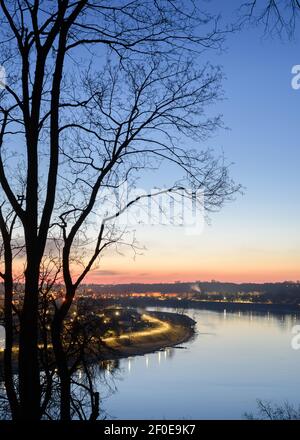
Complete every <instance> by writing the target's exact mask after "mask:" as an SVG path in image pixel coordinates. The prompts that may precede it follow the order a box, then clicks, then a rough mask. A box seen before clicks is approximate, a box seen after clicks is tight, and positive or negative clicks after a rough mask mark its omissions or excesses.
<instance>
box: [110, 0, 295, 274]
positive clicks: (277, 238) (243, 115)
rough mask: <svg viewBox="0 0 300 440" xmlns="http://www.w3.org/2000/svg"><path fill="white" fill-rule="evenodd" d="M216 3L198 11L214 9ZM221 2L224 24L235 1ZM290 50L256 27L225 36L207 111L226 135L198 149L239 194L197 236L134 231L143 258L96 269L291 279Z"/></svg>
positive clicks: (292, 154) (292, 61)
mask: <svg viewBox="0 0 300 440" xmlns="http://www.w3.org/2000/svg"><path fill="white" fill-rule="evenodd" d="M222 3H223V2H220V1H212V2H208V3H207V4H208V7H213V8H214V9H215V10H218V8H219V7H220V5H222ZM224 3H226V8H227V10H226V11H225V15H224V17H223V19H224V21H226V22H227V21H230V20H231V19H232V20H233V19H234V18H233V17H234V11H235V8H236V6H237V5H239V4H240V3H239V2H238V1H236V0H234V1H231V2H229V1H226V2H224ZM224 3H223V4H224ZM230 17H232V18H230ZM299 49H300V38H299V37H297V36H296V37H295V39H294V40H293V41H289V40H288V39H280V38H275V37H273V38H272V37H264V36H263V28H261V27H250V26H249V27H245V28H244V29H243V30H241V31H239V32H236V33H233V34H230V35H228V38H227V42H226V50H225V51H224V52H223V53H221V54H219V53H218V54H214V55H213V61H214V62H215V63H217V64H221V65H222V66H223V71H224V73H225V75H226V77H227V79H226V80H225V82H224V90H225V97H226V99H225V100H224V101H222V102H220V103H218V104H217V105H216V106H215V110H216V112H221V113H223V115H224V123H225V125H226V126H228V127H229V130H219V131H218V133H217V134H215V135H214V137H213V138H211V139H209V140H208V141H207V142H206V146H211V147H214V148H215V149H216V151H222V150H223V151H224V153H225V155H226V157H227V158H228V160H229V161H230V162H234V165H233V167H232V176H233V177H234V179H235V180H236V181H237V182H240V183H241V184H242V185H243V186H244V187H245V193H244V195H243V196H238V197H237V200H236V201H235V202H234V203H231V204H228V205H227V206H226V207H225V208H224V209H223V210H222V211H221V212H220V213H217V214H214V215H213V216H212V217H211V224H210V225H209V226H206V227H205V230H204V232H203V234H202V235H201V236H199V237H194V238H191V237H186V236H184V234H182V233H181V232H180V231H178V230H174V229H173V230H166V229H164V228H159V227H157V228H156V229H155V230H154V229H152V230H151V231H150V232H149V230H147V229H146V228H145V227H144V228H141V229H140V230H138V233H137V236H138V239H139V240H140V241H141V242H142V243H144V244H145V245H146V246H147V249H148V251H147V252H145V253H144V255H143V256H140V257H137V259H136V260H135V261H133V260H131V262H130V263H128V262H126V267H127V269H126V271H122V269H121V270H119V269H120V267H122V266H123V265H124V260H122V258H121V257H120V259H118V258H117V259H114V260H112V259H111V258H109V257H108V259H107V260H105V261H108V263H106V262H105V261H104V267H105V266H106V264H108V266H107V267H111V263H112V262H113V265H114V266H115V267H116V270H119V278H118V277H117V281H129V280H130V281H133V280H135V279H138V280H141V281H143V280H144V281H149V280H157V281H158V280H160V279H161V280H163V279H164V280H169V281H172V280H177V279H210V278H214V279H220V280H221V279H223V280H225V279H226V280H229V279H230V280H232V281H269V280H284V279H294V280H297V279H300V233H299V218H300V204H299V192H300V173H299V165H300V148H299V137H300V136H299V135H300V129H299V127H300V125H299V119H300V90H298V91H296V90H293V89H292V87H291V79H292V74H291V69H292V66H293V65H295V64H300V50H299ZM209 56H210V59H212V56H211V54H210V55H209ZM169 177H172V171H170V175H169ZM157 259H159V262H160V264H159V266H160V267H159V270H156V269H155V266H156V264H157V263H155V262H157V261H158V260H157ZM122 261H123V263H122ZM117 268H119V269H117ZM114 279H115V280H116V278H114Z"/></svg>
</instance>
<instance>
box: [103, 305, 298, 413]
mask: <svg viewBox="0 0 300 440" xmlns="http://www.w3.org/2000/svg"><path fill="white" fill-rule="evenodd" d="M160 311H171V310H170V309H160ZM173 311H175V310H173ZM185 313H186V314H188V315H189V316H190V317H191V318H192V319H194V320H195V321H196V322H197V325H196V336H195V337H194V339H193V340H191V341H190V342H188V343H186V344H184V347H180V348H181V349H178V348H166V349H164V350H161V351H158V352H157V353H153V354H147V355H145V356H138V357H135V358H133V359H130V360H129V359H126V360H121V361H120V369H119V378H117V379H116V380H115V385H116V392H115V393H114V394H112V395H111V396H110V397H109V398H108V399H107V400H106V401H105V402H104V408H105V409H106V410H107V411H108V414H110V416H111V417H115V418H124V419H134V418H142V419H145V418H146V419H162V418H166V419H167V418H170V419H172V418H173V419H183V418H184V419H192V418H195V419H201V418H203V419H207V418H208V419H218V418H225V419H226V418H227V419H230V418H243V414H244V413H245V412H251V411H255V408H256V399H258V398H261V399H265V400H271V401H274V402H277V403H281V402H283V401H285V400H286V401H289V402H291V403H294V404H296V405H297V404H298V403H299V402H300V397H299V396H300V377H299V374H298V371H299V365H300V351H295V350H292V349H291V345H290V342H291V328H292V327H293V325H295V324H296V323H297V322H298V323H300V319H299V315H298V316H297V315H296V314H289V315H283V314H277V315H273V314H270V313H266V314H261V313H255V312H254V311H250V312H245V311H242V310H241V311H237V312H235V313H233V312H231V311H228V309H227V308H226V309H223V310H222V312H215V311H208V310H188V311H186V310H185ZM184 348H185V349H184ZM129 364H130V371H128V370H129V368H128V365H129ZM133 365H134V368H133Z"/></svg>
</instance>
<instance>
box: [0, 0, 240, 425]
mask: <svg viewBox="0 0 300 440" xmlns="http://www.w3.org/2000/svg"><path fill="white" fill-rule="evenodd" d="M197 3H198V2H197ZM0 8H1V16H0V25H1V34H2V35H1V43H0V62H1V64H2V66H4V67H5V69H6V73H7V83H6V85H5V88H4V89H3V90H2V91H1V96H0V98H1V101H0V117H1V133H0V185H1V215H0V229H1V235H2V240H3V246H4V260H3V271H2V277H3V279H4V285H5V308H4V312H5V331H6V345H5V362H4V364H5V387H6V393H7V398H8V401H9V404H10V408H11V414H12V417H13V418H14V419H27V420H38V419H40V418H41V417H42V416H43V414H44V413H45V411H46V408H47V405H48V403H49V401H50V400H51V394H52V389H53V374H52V370H51V369H48V370H47V365H49V361H48V359H47V350H48V345H49V334H48V333H47V332H45V331H44V330H43V329H45V325H47V326H50V329H51V331H50V333H51V344H52V346H53V353H54V356H55V363H56V365H57V374H58V377H59V386H60V389H59V395H60V397H59V398H60V416H59V417H60V418H62V419H65V420H67V419H70V418H71V416H72V415H71V406H72V402H71V383H72V382H71V376H72V374H71V373H72V368H71V367H70V365H69V362H68V356H67V352H66V347H65V343H64V337H63V334H64V331H65V327H66V323H67V321H66V320H67V319H68V313H69V311H70V308H71V305H72V302H73V299H74V297H75V294H76V291H77V290H78V287H79V286H80V284H81V283H82V281H83V280H84V278H85V277H86V275H87V274H88V272H89V271H90V270H91V269H92V267H93V266H94V264H95V263H96V261H97V260H98V258H99V257H100V255H101V254H102V252H103V251H104V250H105V249H106V248H107V247H108V246H111V245H113V244H118V243H120V242H121V243H122V242H124V243H126V239H124V233H125V232H124V230H122V229H120V228H117V227H115V225H114V220H115V219H117V218H118V217H120V215H122V214H123V213H124V212H126V211H127V210H128V209H130V207H131V206H132V205H134V204H136V203H138V202H139V200H140V197H139V196H138V197H134V198H132V199H129V200H127V202H126V203H125V204H123V205H122V204H115V206H111V207H110V209H109V210H108V211H109V212H105V213H103V212H102V213H101V215H100V211H101V207H102V206H103V202H104V200H105V197H106V196H105V191H106V190H107V189H117V188H119V187H120V186H121V184H122V182H131V183H132V182H133V181H134V179H135V178H136V177H137V176H139V175H141V173H143V170H145V169H147V168H151V167H157V166H159V163H161V162H162V161H164V162H169V163H172V164H173V165H176V166H177V167H178V168H179V169H180V170H181V171H182V180H181V181H180V182H177V183H176V184H174V185H172V186H171V187H170V188H168V192H169V193H170V194H172V193H175V192H178V191H186V196H188V195H189V194H190V192H188V191H187V189H190V188H191V189H192V190H194V191H197V190H198V189H201V190H204V191H205V208H206V209H207V210H215V209H219V208H220V207H221V206H222V205H223V203H224V202H225V201H226V200H229V199H231V197H232V195H233V194H234V193H235V192H236V191H237V190H238V189H239V187H238V186H236V185H235V184H234V183H233V182H232V181H231V180H230V178H229V174H228V166H227V165H226V163H225V161H224V159H223V158H222V157H221V158H218V157H217V158H216V157H214V155H213V153H212V152H211V151H209V150H200V151H199V150H197V148H196V147H195V149H192V148H187V143H188V142H191V143H193V144H194V145H195V144H196V142H197V141H204V140H205V139H206V138H207V137H208V136H209V135H210V133H212V132H213V131H214V130H215V129H216V128H217V127H218V126H220V125H221V120H220V117H218V116H217V117H208V116H206V111H205V110H206V107H207V106H208V105H209V104H213V103H214V102H216V100H217V99H218V98H219V97H220V95H221V94H222V91H221V84H220V83H221V79H222V74H221V72H220V70H219V69H218V68H215V67H212V66H210V65H209V64H207V63H205V62H202V63H201V65H198V66H197V62H196V56H195V54H198V56H199V58H201V57H200V54H201V56H202V57H203V56H204V54H205V53H206V51H207V50H209V49H217V48H219V47H220V45H221V43H222V41H223V38H224V34H223V33H222V32H221V31H220V30H219V27H218V20H217V19H216V18H215V17H211V16H209V15H208V14H207V13H204V12H203V11H201V10H199V8H198V6H197V5H196V4H195V3H194V2H193V1H190V2H185V4H184V6H183V5H182V2H179V1H178V2H177V1H169V0H158V1H155V2H153V1H147V0H146V1H140V0H131V1H126V0H121V1H120V2H117V1H106V0H104V1H103V2H98V1H93V0H91V1H88V0H78V1H73V2H70V1H69V0H58V1H47V0H44V1H43V0H34V1H29V0H18V1H15V0H11V1H10V0H0ZM2 85H3V84H2ZM3 86H4V85H3ZM149 196H150V194H149ZM151 196H153V194H151ZM199 202H200V201H199ZM45 265H46V267H48V269H47V270H46V272H45V270H44V269H45ZM50 267H51V270H50V271H49V268H50ZM45 273H46V274H47V275H46V276H45ZM58 279H61V280H62V282H63V284H64V290H63V298H62V300H61V301H59V302H58V301H56V300H55V299H53V301H52V302H51V301H48V299H49V298H48V299H47V301H45V302H44V303H43V299H45V298H47V296H48V295H51V289H53V286H54V284H55V283H56V282H57V280H58ZM15 280H17V283H18V287H19V288H20V286H21V289H22V291H21V292H18V291H17V289H16V281H15ZM15 302H17V303H18V308H17V309H16V307H15V305H14V303H15ZM41 304H44V306H43V307H41ZM49 304H51V307H52V308H53V310H54V311H53V314H50V316H51V317H53V319H52V320H51V322H50V323H49V322H48V320H49V316H48V317H47V314H46V312H47V309H48V307H50V305H49ZM14 308H15V309H16V310H15V311H14ZM14 313H15V315H16V319H17V320H18V323H19V324H18V333H19V334H18V338H14V330H13V329H14ZM48 315H49V314H48ZM41 329H42V330H41ZM40 338H41V339H42V344H41V340H40ZM14 344H17V349H18V384H17V387H16V386H15V384H14V379H13V374H12V362H13V360H12V352H13V345H14ZM41 349H43V357H42V360H41V357H40V351H41ZM70 368H71V370H70ZM41 370H43V371H42V372H41ZM44 381H46V386H44ZM45 390H46V391H45ZM96 403H97V398H96ZM92 406H93V405H92ZM96 406H97V405H96V404H94V407H93V414H94V416H95V415H97V409H96Z"/></svg>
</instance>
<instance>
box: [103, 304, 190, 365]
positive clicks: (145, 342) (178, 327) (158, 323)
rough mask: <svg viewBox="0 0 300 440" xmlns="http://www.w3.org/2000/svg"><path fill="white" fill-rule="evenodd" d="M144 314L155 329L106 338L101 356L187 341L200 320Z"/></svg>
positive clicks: (136, 352)
mask: <svg viewBox="0 0 300 440" xmlns="http://www.w3.org/2000/svg"><path fill="white" fill-rule="evenodd" d="M143 317H144V319H145V321H148V322H149V323H151V326H152V327H151V329H149V330H147V329H145V330H141V331H138V332H132V333H130V334H127V335H126V334H124V335H122V336H120V337H118V338H116V337H114V338H106V339H105V340H104V342H105V345H106V346H107V348H105V347H104V348H103V350H102V351H101V360H102V359H103V360H112V359H121V358H126V357H129V356H140V355H144V354H147V353H152V352H155V351H158V350H161V349H163V348H167V347H174V346H176V345H180V344H183V343H184V342H187V341H188V340H189V339H190V338H191V337H192V336H193V335H194V334H195V329H194V327H195V324H196V322H195V321H194V320H193V319H191V318H189V317H188V316H186V315H181V314H178V313H169V312H147V313H145V314H144V315H143ZM95 360H96V359H95ZM98 360H99V358H98Z"/></svg>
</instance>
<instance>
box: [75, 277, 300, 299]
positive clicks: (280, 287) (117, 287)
mask: <svg viewBox="0 0 300 440" xmlns="http://www.w3.org/2000/svg"><path fill="white" fill-rule="evenodd" d="M82 289H85V290H86V289H91V290H92V291H93V292H95V293H99V294H101V293H102V294H105V293H106V294H129V293H150V292H160V293H162V294H164V293H165V294H167V293H177V294H180V293H182V294H183V293H185V294H186V293H193V294H195V296H197V297H199V298H201V297H203V298H205V299H206V298H208V297H212V296H214V297H218V295H220V296H225V295H226V297H227V299H230V297H231V296H232V297H233V298H235V297H237V296H246V297H250V296H251V297H252V298H253V299H255V298H257V300H262V301H268V300H271V301H274V300H276V301H282V300H284V302H289V303H290V302H292V303H294V302H298V301H300V283H299V282H293V281H284V282H280V283H229V282H220V281H204V282H201V281H196V282H175V283H130V284H88V285H85V286H82Z"/></svg>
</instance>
